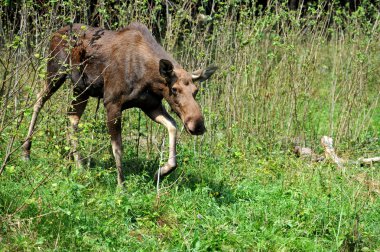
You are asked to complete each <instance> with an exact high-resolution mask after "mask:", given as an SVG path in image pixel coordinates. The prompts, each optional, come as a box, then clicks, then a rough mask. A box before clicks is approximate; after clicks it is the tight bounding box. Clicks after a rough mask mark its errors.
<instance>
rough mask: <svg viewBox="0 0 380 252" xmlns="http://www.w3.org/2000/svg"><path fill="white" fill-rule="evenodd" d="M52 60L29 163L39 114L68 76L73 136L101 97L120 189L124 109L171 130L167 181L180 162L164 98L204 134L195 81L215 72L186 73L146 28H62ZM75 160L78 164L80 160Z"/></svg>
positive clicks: (165, 171) (28, 140)
mask: <svg viewBox="0 0 380 252" xmlns="http://www.w3.org/2000/svg"><path fill="white" fill-rule="evenodd" d="M50 57H51V58H50V60H49V62H48V67H47V68H48V69H47V70H48V78H47V82H46V86H45V88H44V90H43V91H42V92H41V93H40V94H39V95H38V100H37V102H36V105H35V106H34V113H33V117H32V121H31V123H30V127H29V132H28V136H27V138H26V141H25V143H24V146H23V147H24V154H25V157H26V158H29V155H30V147H31V137H32V134H33V130H34V126H35V123H36V120H37V116H38V113H39V111H40V110H41V108H42V106H43V105H44V103H45V102H46V101H47V100H48V99H49V98H50V97H51V95H53V93H54V92H55V91H56V90H57V89H59V87H60V86H61V85H62V84H63V83H64V81H65V79H66V77H68V76H69V77H71V80H72V83H73V90H74V94H75V96H76V99H75V100H74V101H73V102H72V107H71V109H70V111H69V117H70V121H71V124H72V128H73V131H74V132H75V131H76V130H77V125H78V123H79V120H80V117H81V115H82V114H83V112H84V110H85V107H86V103H87V100H88V98H89V97H98V98H103V102H104V106H105V108H106V111H107V125H108V128H109V133H110V135H111V143H112V147H113V152H114V156H115V160H116V166H117V169H118V182H119V184H122V183H123V181H124V176H123V172H122V167H121V155H122V146H121V120H120V117H121V114H122V111H123V110H125V109H128V108H132V107H138V108H140V109H142V110H143V111H144V112H145V113H146V114H147V115H148V116H149V117H150V118H152V119H153V120H155V121H156V122H158V123H161V124H163V125H165V126H166V127H167V128H168V130H169V138H170V139H171V143H172V144H171V145H170V148H171V150H172V152H171V154H170V155H169V160H168V164H167V165H165V166H164V167H163V170H162V171H161V172H160V175H163V176H164V175H166V174H168V173H169V172H171V171H172V170H173V169H174V168H175V167H176V161H175V121H174V120H173V119H172V118H171V117H170V115H169V114H168V113H167V112H166V111H165V109H164V107H163V106H162V99H165V100H166V101H167V102H168V103H169V105H170V107H171V108H172V109H173V111H174V112H175V113H176V114H177V115H178V116H179V117H180V118H181V120H182V121H183V123H184V125H185V128H186V130H187V131H188V132H189V133H191V134H193V135H199V134H203V133H204V132H205V126H204V120H203V116H202V113H201V110H200V107H199V105H198V103H197V102H196V101H195V99H194V97H195V95H196V93H197V90H198V87H197V86H196V85H195V84H194V83H193V81H197V80H198V81H203V80H206V79H207V78H209V77H210V76H211V75H212V74H213V73H214V71H215V70H216V68H215V67H211V68H208V69H205V70H199V71H197V72H194V73H193V74H190V73H188V72H187V71H185V70H184V69H183V68H182V67H181V66H180V65H179V64H178V63H177V62H176V61H175V60H174V59H173V58H172V57H171V56H170V55H169V54H168V53H167V52H165V50H164V49H163V48H162V47H161V46H160V45H159V44H158V43H157V42H156V40H155V39H154V38H153V36H152V35H151V33H150V31H149V30H148V29H147V28H146V27H145V26H144V25H142V24H139V23H133V24H131V25H129V26H128V27H126V28H125V29H123V30H120V31H109V30H105V29H102V28H94V27H88V26H85V25H82V24H74V25H72V26H71V27H70V26H66V27H63V28H61V29H60V30H58V31H57V32H56V33H55V34H53V36H52V39H51V43H50ZM68 66H69V67H68ZM74 139H75V138H74ZM173 143H174V144H173ZM72 144H73V147H74V150H73V152H74V154H75V153H76V145H77V143H76V141H75V140H72ZM173 145H174V146H173ZM74 156H75V155H74ZM170 158H171V159H174V161H171V160H170ZM76 159H77V161H78V164H80V158H79V155H77V158H76Z"/></svg>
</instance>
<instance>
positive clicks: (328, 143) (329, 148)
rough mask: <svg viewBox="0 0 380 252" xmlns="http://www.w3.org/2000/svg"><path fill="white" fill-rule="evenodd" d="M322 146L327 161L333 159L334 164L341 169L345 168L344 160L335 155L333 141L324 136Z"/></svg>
mask: <svg viewBox="0 0 380 252" xmlns="http://www.w3.org/2000/svg"><path fill="white" fill-rule="evenodd" d="M321 144H322V146H323V148H324V149H325V157H326V159H331V160H332V161H333V162H334V163H336V164H337V165H338V167H339V168H343V160H342V159H341V158H339V157H338V155H337V154H336V153H335V149H334V147H333V139H332V138H331V137H328V136H323V137H322V138H321Z"/></svg>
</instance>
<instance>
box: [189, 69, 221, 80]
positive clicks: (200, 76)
mask: <svg viewBox="0 0 380 252" xmlns="http://www.w3.org/2000/svg"><path fill="white" fill-rule="evenodd" d="M216 69H218V67H216V66H209V67H207V68H206V69H199V70H197V71H195V72H193V73H192V74H191V78H192V79H193V81H199V82H202V81H205V80H207V79H208V78H210V77H211V75H213V74H214V73H215V71H216Z"/></svg>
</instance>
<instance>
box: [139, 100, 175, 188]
mask: <svg viewBox="0 0 380 252" xmlns="http://www.w3.org/2000/svg"><path fill="white" fill-rule="evenodd" d="M144 112H145V113H146V114H147V115H148V116H149V117H150V118H151V119H152V120H153V121H155V122H157V123H160V124H162V125H164V126H165V127H166V128H167V129H168V132H169V159H168V161H167V162H166V164H165V165H164V166H162V167H161V168H160V169H159V170H158V171H157V173H156V175H155V176H154V180H155V181H157V179H158V175H160V178H163V177H165V176H166V175H168V174H169V173H171V172H172V171H174V170H175V168H176V167H177V157H176V155H177V154H176V137H177V126H176V123H175V121H174V119H173V118H172V117H171V116H170V115H169V114H168V112H167V111H166V110H165V108H164V107H163V106H162V105H160V107H159V108H157V109H155V110H148V111H145V110H144Z"/></svg>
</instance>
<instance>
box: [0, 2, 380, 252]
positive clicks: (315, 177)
mask: <svg viewBox="0 0 380 252" xmlns="http://www.w3.org/2000/svg"><path fill="white" fill-rule="evenodd" d="M379 6H380V3H379V1H365V0H363V1H360V2H359V1H349V3H348V4H347V5H346V4H345V3H344V1H298V2H297V1H289V2H286V1H268V2H267V1H258V2H255V1H243V0H242V1H238V0H229V1H207V0H206V1H184V2H182V1H134V2H131V3H129V2H123V1H101V0H99V1H79V0H70V1H61V0H50V1H9V0H1V1H0V22H1V26H0V27H1V29H0V45H1V47H0V93H1V96H0V100H1V107H0V134H1V136H0V147H1V148H0V161H1V167H0V173H1V174H0V250H4V251H23V250H26V251H35V250H42V251H52V250H57V251H147V250H150V251H186V250H188V251H379V249H380V238H379V237H380V200H379V193H380V184H379V181H380V169H379V168H380V167H379V165H378V164H374V165H372V166H369V167H361V166H360V165H359V164H358V162H357V161H356V160H357V159H358V158H359V157H371V156H379V155H380V140H379V133H380V106H379V97H380V81H379V80H380V43H379V41H380V28H379V22H380V14H379ZM132 21H139V22H142V23H144V24H146V25H147V26H148V27H150V28H151V29H152V31H153V33H154V35H155V36H156V37H157V39H158V40H159V41H160V42H161V44H162V45H163V46H164V47H165V48H166V49H167V50H168V51H169V52H171V53H172V54H173V55H174V56H175V58H176V59H178V61H179V62H181V63H182V65H183V66H184V67H185V68H186V69H188V70H189V71H190V70H195V69H197V68H199V67H201V66H206V65H209V64H215V65H217V66H219V70H218V72H217V73H216V74H215V75H214V76H213V78H212V79H211V80H210V81H208V82H207V83H203V84H202V86H201V90H200V92H199V96H198V100H199V103H200V104H201V106H202V110H203V112H204V115H205V119H206V126H207V128H208V131H207V133H206V134H205V135H204V136H201V137H192V136H189V135H187V134H186V133H185V131H183V128H182V126H180V133H179V143H178V160H179V168H178V169H177V171H176V172H175V173H174V174H172V175H170V176H169V177H168V178H167V179H165V180H164V181H163V183H162V185H161V188H160V190H159V192H157V191H156V187H155V185H154V184H153V179H152V178H153V174H154V172H155V170H156V169H157V168H158V167H159V165H160V163H161V162H162V161H163V160H165V158H166V156H167V152H166V151H167V142H166V140H167V136H166V135H167V133H166V130H165V129H164V128H163V127H160V126H159V125H156V124H154V123H153V122H152V121H150V120H149V119H147V118H146V117H145V116H144V115H143V114H142V113H141V112H139V111H138V110H137V109H131V110H128V111H125V112H124V113H123V141H124V167H125V170H126V174H127V178H126V189H125V191H122V192H121V191H118V190H117V188H116V171H115V168H114V160H113V157H112V152H111V151H110V144H109V136H108V134H107V128H106V125H105V123H104V122H105V113H104V109H103V108H102V106H100V109H99V111H98V113H95V110H96V102H97V101H96V100H90V104H89V106H88V107H87V111H86V112H85V115H84V116H83V118H82V121H81V123H80V126H79V127H80V135H79V136H80V137H79V140H80V147H81V148H80V149H81V153H82V154H83V156H85V157H86V162H87V166H88V168H86V169H83V170H82V169H78V168H76V167H75V165H74V162H73V161H72V160H71V159H70V146H69V143H68V141H67V119H66V112H67V110H68V104H69V102H70V100H71V99H72V92H71V90H70V83H69V82H68V81H67V83H66V85H64V86H63V87H62V88H61V90H59V91H58V92H57V93H56V94H55V95H54V96H53V98H52V99H51V101H49V102H48V103H47V104H46V105H45V107H44V109H43V111H42V112H41V114H40V117H39V122H38V126H37V128H36V132H35V134H34V138H33V148H32V161H31V162H24V161H22V160H21V151H20V146H21V144H22V142H23V140H24V138H25V136H26V133H27V128H28V123H29V121H30V118H31V113H32V111H33V104H34V102H35V97H36V94H37V92H38V91H39V90H40V89H41V88H42V86H43V84H44V81H45V75H46V62H47V59H48V57H49V55H48V52H47V44H48V41H49V38H50V35H51V34H52V33H53V32H54V31H55V30H56V29H58V28H59V27H62V26H64V25H66V24H69V23H73V22H81V23H84V24H89V25H99V26H102V27H106V28H109V29H118V28H121V27H124V26H126V25H128V24H129V23H130V22H132ZM178 125H181V123H180V122H178ZM323 135H329V136H331V137H333V138H334V140H335V142H334V144H335V147H336V149H337V151H338V154H339V155H340V156H341V157H342V158H344V159H346V160H348V162H347V163H345V165H344V169H337V167H336V165H335V164H333V163H331V162H329V161H324V162H320V163H315V162H311V161H310V160H307V159H306V160H305V159H299V158H296V157H295V156H294V155H293V154H292V150H293V147H294V145H300V146H308V147H311V148H313V150H314V151H315V152H316V153H318V154H322V153H323V150H322V149H321V147H320V144H319V140H320V138H321V137H322V136H323ZM162 159H163V160H162Z"/></svg>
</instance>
